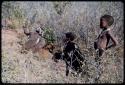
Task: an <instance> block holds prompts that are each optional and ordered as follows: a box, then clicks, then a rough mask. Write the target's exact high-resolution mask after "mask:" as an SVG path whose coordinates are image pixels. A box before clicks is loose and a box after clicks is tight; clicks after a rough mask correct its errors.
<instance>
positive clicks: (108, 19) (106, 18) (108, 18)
mask: <svg viewBox="0 0 125 85" xmlns="http://www.w3.org/2000/svg"><path fill="white" fill-rule="evenodd" d="M102 18H103V19H105V20H106V21H107V22H108V25H109V26H111V25H112V24H113V23H114V18H113V17H112V16H111V15H106V14H105V15H103V16H102V17H101V19H102Z"/></svg>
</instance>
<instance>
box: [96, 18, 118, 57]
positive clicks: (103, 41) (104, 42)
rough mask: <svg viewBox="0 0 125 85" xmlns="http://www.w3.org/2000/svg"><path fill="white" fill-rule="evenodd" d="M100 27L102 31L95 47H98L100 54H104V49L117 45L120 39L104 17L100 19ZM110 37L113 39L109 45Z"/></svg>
mask: <svg viewBox="0 0 125 85" xmlns="http://www.w3.org/2000/svg"><path fill="white" fill-rule="evenodd" d="M100 28H101V29H102V32H101V34H100V35H99V36H98V40H97V42H96V47H95V49H97V48H98V49H99V56H102V54H103V52H104V50H107V49H109V48H112V47H115V46H116V45H117V44H118V41H117V40H116V38H115V37H114V36H113V34H112V33H111V30H108V29H109V25H108V22H107V21H106V20H105V19H104V18H102V19H100ZM106 30H108V31H106ZM110 39H111V41H112V44H111V45H109V46H108V44H109V40H110Z"/></svg>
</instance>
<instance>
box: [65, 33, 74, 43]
mask: <svg viewBox="0 0 125 85" xmlns="http://www.w3.org/2000/svg"><path fill="white" fill-rule="evenodd" d="M65 36H66V40H68V41H69V40H70V41H73V40H74V39H75V38H76V35H75V34H74V33H72V32H67V33H65Z"/></svg>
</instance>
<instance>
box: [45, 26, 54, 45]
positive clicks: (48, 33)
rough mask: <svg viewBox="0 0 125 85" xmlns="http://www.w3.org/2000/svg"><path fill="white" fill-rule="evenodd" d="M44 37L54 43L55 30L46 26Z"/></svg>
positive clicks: (48, 41)
mask: <svg viewBox="0 0 125 85" xmlns="http://www.w3.org/2000/svg"><path fill="white" fill-rule="evenodd" d="M44 32H45V33H44V38H45V39H46V42H47V43H54V41H55V35H54V33H53V30H51V28H48V27H47V28H44Z"/></svg>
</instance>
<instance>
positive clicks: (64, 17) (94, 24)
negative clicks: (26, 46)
mask: <svg viewBox="0 0 125 85" xmlns="http://www.w3.org/2000/svg"><path fill="white" fill-rule="evenodd" d="M104 14H110V15H112V16H113V17H114V19H115V23H114V24H113V27H114V28H113V29H112V31H113V33H114V35H115V36H116V37H117V39H118V41H119V44H118V46H116V47H115V48H112V49H110V50H107V51H106V52H105V56H104V57H103V59H102V65H101V66H102V69H103V73H102V76H101V78H100V81H99V82H100V83H122V82H123V75H124V74H123V56H124V55H123V50H124V48H123V46H124V45H123V41H124V32H123V30H124V29H123V19H124V18H123V3H122V2H44V1H43V2H19V1H17V2H16V1H15V2H12V1H11V2H3V3H2V73H1V74H2V82H3V83H6V82H7V83H95V81H94V78H95V76H96V71H95V67H94V63H95V62H94V56H95V54H94V53H95V51H94V48H93V42H94V40H95V39H96V37H97V36H98V34H99V31H100V29H99V20H100V17H101V16H102V15H104ZM38 22H40V23H42V24H43V25H44V27H45V28H50V29H51V30H52V31H53V32H54V36H55V39H56V41H55V42H54V43H55V44H57V45H59V46H63V42H62V38H63V37H64V33H65V32H68V31H71V32H74V33H75V34H76V35H77V39H76V40H75V42H76V43H77V44H78V46H79V47H80V49H81V51H82V53H83V54H84V55H85V56H86V59H87V65H84V68H83V70H85V71H86V72H87V74H82V75H81V76H79V77H77V76H75V75H74V74H73V73H70V75H69V76H68V77H66V76H65V64H64V62H63V61H60V62H58V63H55V62H53V61H52V59H51V57H52V54H50V53H49V52H48V51H46V50H42V52H43V53H42V52H40V53H38V54H33V53H32V52H30V51H29V52H28V53H27V54H21V53H20V50H21V44H23V43H24V42H25V41H26V36H25V35H24V34H23V30H22V26H23V25H24V24H26V25H27V27H28V28H29V29H30V30H32V31H33V30H34V28H36V27H37V26H39V24H38ZM43 56H44V57H45V58H46V57H48V58H47V59H43V58H44V57H43Z"/></svg>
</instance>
